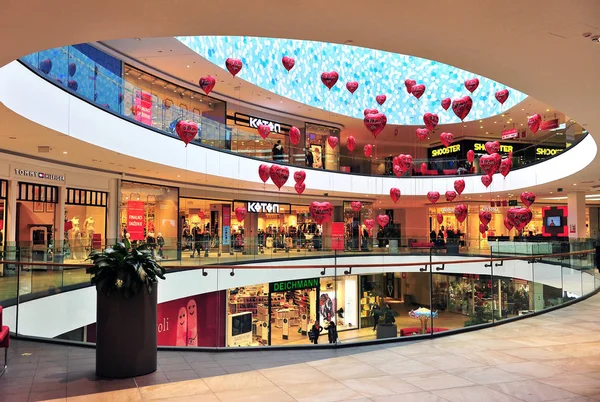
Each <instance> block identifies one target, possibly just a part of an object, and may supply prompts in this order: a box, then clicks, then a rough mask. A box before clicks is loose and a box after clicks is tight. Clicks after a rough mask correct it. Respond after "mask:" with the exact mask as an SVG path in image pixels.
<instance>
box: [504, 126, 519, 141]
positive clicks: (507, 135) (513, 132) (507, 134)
mask: <svg viewBox="0 0 600 402" xmlns="http://www.w3.org/2000/svg"><path fill="white" fill-rule="evenodd" d="M511 138H519V131H518V130H517V129H516V128H511V129H509V130H504V131H502V139H503V140H509V139H511Z"/></svg>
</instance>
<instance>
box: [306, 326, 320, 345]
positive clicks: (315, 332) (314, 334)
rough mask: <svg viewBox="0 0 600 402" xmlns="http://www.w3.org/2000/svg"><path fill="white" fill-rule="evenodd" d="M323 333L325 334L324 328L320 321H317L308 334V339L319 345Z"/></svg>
mask: <svg viewBox="0 0 600 402" xmlns="http://www.w3.org/2000/svg"><path fill="white" fill-rule="evenodd" d="M321 332H323V327H322V326H320V325H319V321H315V323H314V324H313V326H312V328H311V329H310V332H309V333H308V339H310V341H311V342H312V343H314V344H315V345H317V344H318V343H319V335H321Z"/></svg>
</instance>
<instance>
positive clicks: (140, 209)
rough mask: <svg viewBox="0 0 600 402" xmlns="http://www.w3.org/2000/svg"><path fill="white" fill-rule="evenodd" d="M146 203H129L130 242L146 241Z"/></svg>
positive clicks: (128, 230) (128, 229)
mask: <svg viewBox="0 0 600 402" xmlns="http://www.w3.org/2000/svg"><path fill="white" fill-rule="evenodd" d="M144 213H145V212H144V202H143V201H127V233H129V236H130V240H144V227H145V225H144Z"/></svg>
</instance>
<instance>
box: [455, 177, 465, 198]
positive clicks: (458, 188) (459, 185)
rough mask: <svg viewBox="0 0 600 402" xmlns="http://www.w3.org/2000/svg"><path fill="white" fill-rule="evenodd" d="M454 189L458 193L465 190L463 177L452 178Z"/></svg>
mask: <svg viewBox="0 0 600 402" xmlns="http://www.w3.org/2000/svg"><path fill="white" fill-rule="evenodd" d="M454 189H455V190H456V192H457V193H458V194H459V195H460V194H462V192H463V191H464V190H465V181H464V180H463V179H458V180H454Z"/></svg>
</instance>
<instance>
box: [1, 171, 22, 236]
mask: <svg viewBox="0 0 600 402" xmlns="http://www.w3.org/2000/svg"><path fill="white" fill-rule="evenodd" d="M18 183H19V182H18V181H17V180H11V181H9V182H8V199H7V200H6V221H7V223H6V228H5V230H4V237H5V239H4V246H8V245H10V246H11V247H14V246H15V243H14V242H16V241H17V239H16V236H17V186H18Z"/></svg>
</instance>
